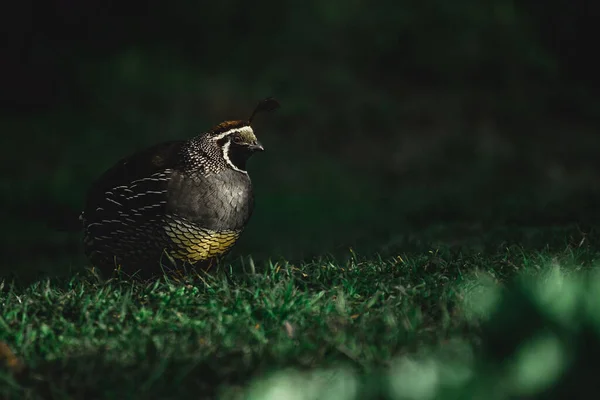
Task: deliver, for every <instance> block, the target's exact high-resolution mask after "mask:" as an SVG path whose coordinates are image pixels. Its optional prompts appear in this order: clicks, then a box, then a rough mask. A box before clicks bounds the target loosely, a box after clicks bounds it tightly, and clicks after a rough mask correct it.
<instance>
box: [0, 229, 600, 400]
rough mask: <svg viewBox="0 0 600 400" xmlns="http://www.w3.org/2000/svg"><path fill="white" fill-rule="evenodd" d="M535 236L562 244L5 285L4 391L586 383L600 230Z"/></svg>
mask: <svg viewBox="0 0 600 400" xmlns="http://www.w3.org/2000/svg"><path fill="white" fill-rule="evenodd" d="M514 233H515V234H517V232H514ZM523 234H524V233H523ZM498 235H501V233H498ZM527 235H529V236H530V237H533V238H534V239H535V240H534V242H536V241H538V242H539V243H545V242H547V240H546V236H548V235H549V236H552V237H554V238H557V237H559V238H561V239H560V240H558V241H557V240H555V245H552V246H545V247H544V246H541V247H538V248H536V247H535V246H531V247H529V248H526V247H523V246H521V245H512V244H507V243H506V242H503V243H495V242H494V241H493V240H494V237H495V236H494V234H493V233H490V234H489V235H488V236H484V237H478V238H477V240H478V241H480V242H483V243H486V244H488V246H484V247H485V248H484V249H482V248H481V246H475V245H465V246H461V247H460V248H455V247H451V246H443V245H440V246H436V247H431V248H428V246H426V245H423V244H414V245H413V246H408V245H407V246H405V248H406V249H407V250H406V251H404V252H402V253H398V254H395V255H394V254H390V255H389V256H386V257H385V258H382V257H378V256H376V255H375V256H361V255H360V254H355V253H354V252H352V251H351V250H350V251H349V252H348V254H347V256H346V257H339V258H338V259H334V258H333V257H325V258H321V259H314V260H312V261H307V262H304V263H298V264H292V263H290V262H286V261H275V260H273V261H271V262H270V263H269V262H266V263H261V264H258V263H257V264H256V265H254V263H252V262H251V260H249V259H245V260H243V261H244V262H234V263H233V266H232V265H230V264H224V265H222V266H221V270H220V271H219V272H218V273H216V274H212V275H201V276H194V277H189V278H187V279H186V280H185V281H174V280H170V279H168V278H164V279H161V280H159V281H156V282H152V283H132V282H131V281H127V280H112V281H108V282H100V281H99V280H98V279H97V278H95V277H94V276H93V275H92V274H85V273H83V274H81V273H80V274H79V275H77V276H76V277H74V278H70V279H60V278H44V279H41V280H39V281H35V282H33V283H31V282H20V281H18V280H15V281H9V280H4V281H2V280H0V343H1V344H0V398H3V399H4V398H14V399H29V398H31V399H34V398H53V399H68V398H85V399H92V398H140V399H150V398H163V399H166V398H172V399H181V398H215V397H218V398H250V399H366V398H377V399H404V398H406V399H431V398H442V399H446V398H457V399H458V398H460V399H464V398H498V399H502V398H509V397H510V398H524V397H528V396H530V397H531V398H552V397H560V395H561V393H569V395H574V394H575V393H579V392H581V393H583V392H584V391H585V390H586V389H589V388H590V387H592V386H593V385H594V384H595V383H596V382H595V380H596V379H595V378H594V374H593V370H594V369H593V365H595V363H596V360H597V358H595V357H594V356H595V354H598V353H600V341H599V332H600V314H599V313H598V298H599V297H598V296H599V295H600V275H598V274H597V271H596V270H597V266H598V263H597V259H598V251H597V250H596V249H598V246H597V244H598V239H599V237H597V235H596V234H595V233H594V232H589V233H587V234H584V233H581V232H579V231H578V230H577V229H576V228H564V229H561V230H558V231H556V230H549V229H546V230H543V229H539V230H533V231H532V232H529V233H528V234H527ZM590 371H592V372H590Z"/></svg>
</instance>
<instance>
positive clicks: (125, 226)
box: [79, 98, 279, 276]
mask: <svg viewBox="0 0 600 400" xmlns="http://www.w3.org/2000/svg"><path fill="white" fill-rule="evenodd" d="M278 107H279V103H278V102H277V101H276V100H275V99H273V98H267V99H265V100H263V101H262V102H260V103H259V104H258V106H257V107H256V108H255V109H254V112H253V113H252V115H251V116H250V118H249V119H248V120H239V121H225V122H222V123H220V124H218V125H216V126H214V127H213V128H212V129H210V130H208V131H207V132H205V133H202V134H200V135H198V136H196V137H193V138H191V139H188V140H177V141H170V142H165V143H161V144H157V145H154V146H152V147H149V148H147V149H145V150H142V151H140V152H138V153H135V154H133V155H131V156H129V157H126V158H124V159H122V160H120V161H119V162H117V163H116V164H115V165H114V166H113V167H112V168H110V169H108V170H107V171H106V172H105V173H104V174H103V175H101V176H100V177H99V178H98V179H97V180H96V181H95V182H94V183H93V184H92V186H91V188H90V189H89V191H88V193H87V198H86V202H85V207H84V210H83V212H82V213H81V215H80V217H79V219H80V221H81V223H82V225H83V247H84V252H85V254H86V256H87V258H88V259H89V261H90V262H91V264H92V265H93V266H94V267H95V268H97V269H98V270H99V271H100V273H101V274H111V273H112V272H113V271H115V270H121V271H125V272H127V273H129V274H136V273H137V274H139V276H153V275H157V274H159V273H161V272H162V271H164V269H165V266H167V269H168V268H171V267H173V266H174V270H175V271H177V270H181V269H180V267H181V266H184V265H191V266H194V267H201V268H208V267H209V266H211V265H212V264H213V263H214V261H216V260H218V259H219V258H220V257H222V256H223V255H225V254H226V253H227V252H228V251H229V250H230V249H231V247H232V246H233V245H234V244H235V243H236V241H237V239H238V237H239V236H240V234H241V232H242V230H243V229H244V227H245V226H246V224H247V223H248V220H249V219H250V216H251V214H252V211H253V208H254V194H253V191H252V183H251V180H250V177H249V175H248V172H247V171H246V162H247V160H248V159H249V158H250V156H251V155H252V154H253V153H256V152H260V151H263V147H262V145H261V144H260V142H259V141H258V140H257V138H256V136H255V134H254V131H253V129H252V127H251V123H252V120H253V118H254V116H255V115H256V114H257V113H258V112H261V111H271V110H274V109H276V108H278Z"/></svg>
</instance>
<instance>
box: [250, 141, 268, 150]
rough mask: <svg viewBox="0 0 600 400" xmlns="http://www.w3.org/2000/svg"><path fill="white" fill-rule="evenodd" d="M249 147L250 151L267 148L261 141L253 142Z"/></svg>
mask: <svg viewBox="0 0 600 400" xmlns="http://www.w3.org/2000/svg"><path fill="white" fill-rule="evenodd" d="M248 148H249V149H250V151H265V148H264V147H263V146H262V144H260V143H259V142H256V143H255V144H251V145H250V146H248Z"/></svg>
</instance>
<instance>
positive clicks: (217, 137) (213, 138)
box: [212, 126, 254, 140]
mask: <svg viewBox="0 0 600 400" xmlns="http://www.w3.org/2000/svg"><path fill="white" fill-rule="evenodd" d="M236 132H240V133H241V132H247V133H252V134H254V131H253V130H252V128H251V127H249V126H242V127H241V128H234V129H229V130H228V131H225V132H222V133H219V134H218V135H216V136H213V137H212V140H219V139H223V138H224V137H226V136H229V135H231V134H233V133H236Z"/></svg>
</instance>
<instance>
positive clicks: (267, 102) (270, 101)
mask: <svg viewBox="0 0 600 400" xmlns="http://www.w3.org/2000/svg"><path fill="white" fill-rule="evenodd" d="M278 108H279V102H278V101H277V100H275V99H274V98H272V97H267V98H266V99H264V100H262V101H261V102H260V103H258V105H257V106H256V108H255V109H254V111H253V112H252V115H251V116H250V118H248V122H249V123H252V120H253V119H254V116H255V115H256V114H258V113H259V112H264V111H273V110H276V109H278Z"/></svg>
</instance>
